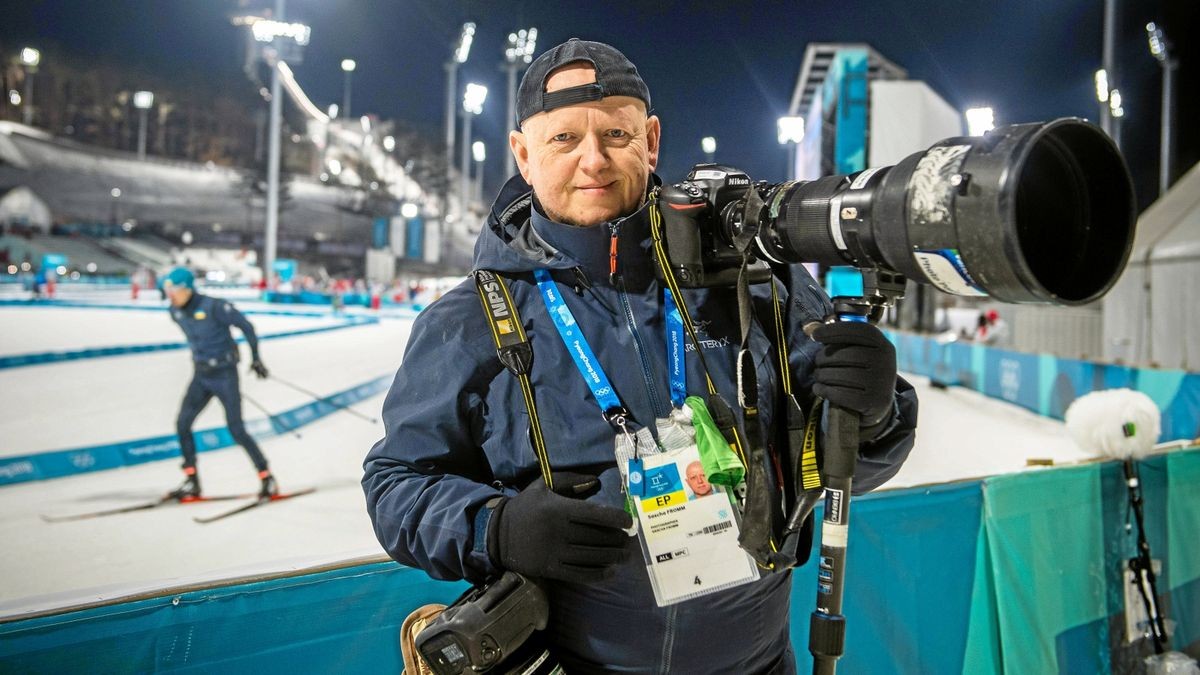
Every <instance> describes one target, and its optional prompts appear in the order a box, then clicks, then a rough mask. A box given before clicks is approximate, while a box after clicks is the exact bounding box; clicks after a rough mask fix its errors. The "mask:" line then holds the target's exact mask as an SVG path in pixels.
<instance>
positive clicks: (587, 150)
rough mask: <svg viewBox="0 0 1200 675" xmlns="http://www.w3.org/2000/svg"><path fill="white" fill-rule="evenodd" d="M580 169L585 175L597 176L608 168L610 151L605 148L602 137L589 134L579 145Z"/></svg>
mask: <svg viewBox="0 0 1200 675" xmlns="http://www.w3.org/2000/svg"><path fill="white" fill-rule="evenodd" d="M579 151H580V153H581V155H580V157H579V168H581V169H583V171H584V172H585V173H589V174H595V173H597V172H599V171H602V170H604V169H605V168H607V167H608V164H609V161H608V149H607V148H605V147H604V143H603V141H601V139H600V136H598V135H596V134H588V135H587V136H586V137H585V138H584V139H583V142H582V143H580V144H579Z"/></svg>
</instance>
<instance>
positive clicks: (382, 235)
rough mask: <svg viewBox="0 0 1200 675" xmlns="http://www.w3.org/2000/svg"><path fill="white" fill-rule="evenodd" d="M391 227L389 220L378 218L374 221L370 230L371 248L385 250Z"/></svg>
mask: <svg viewBox="0 0 1200 675" xmlns="http://www.w3.org/2000/svg"><path fill="white" fill-rule="evenodd" d="M391 226H392V221H391V219H390V218H387V217H384V216H380V217H379V218H376V219H375V222H374V227H373V228H372V230H371V248H387V245H388V240H389V234H390V230H391Z"/></svg>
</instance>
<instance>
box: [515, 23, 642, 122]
mask: <svg viewBox="0 0 1200 675" xmlns="http://www.w3.org/2000/svg"><path fill="white" fill-rule="evenodd" d="M580 61H582V62H585V63H590V64H591V65H592V68H594V69H595V70H596V81H595V82H593V83H589V84H581V85H579V86H577V87H568V88H566V89H559V90H558V91H553V92H550V93H546V79H547V78H548V77H550V74H551V73H553V72H554V71H555V70H558V69H559V68H561V67H563V66H565V65H568V64H571V63H578V62H580ZM606 96H632V97H633V98H636V99H639V100H640V101H641V102H642V103H645V104H646V111H647V112H649V111H650V89H649V88H648V87H646V83H645V82H644V81H643V80H642V76H641V75H638V71H637V68H636V67H635V66H634V65H633V63H632V62H631V61H630V60H629V59H627V58H625V55H624V54H622V53H621V52H620V51H618V50H617V48H616V47H613V46H612V45H606V44H604V43H603V42H589V41H587V40H580V39H579V38H571V39H570V40H567V41H566V42H564V43H562V44H561V45H558V46H557V47H554V48H553V49H549V50H547V51H545V52H543V53H542V55H541V56H539V57H537V58H536V59H534V61H533V63H531V64H530V65H529V68H528V69H527V70H526V71H525V75H524V76H522V77H521V86H520V88H519V89H518V90H517V125H518V126H520V124H521V123H522V122H524V121H525V120H527V119H529V118H530V117H532V116H534V115H536V114H538V113H540V112H546V111H547V110H554V109H555V108H562V107H564V106H569V105H575V104H576V103H584V102H586V101H599V100H600V99H602V98H604V97H606Z"/></svg>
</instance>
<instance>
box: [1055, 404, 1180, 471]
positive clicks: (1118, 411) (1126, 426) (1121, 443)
mask: <svg viewBox="0 0 1200 675" xmlns="http://www.w3.org/2000/svg"><path fill="white" fill-rule="evenodd" d="M1065 419H1066V423H1067V431H1069V432H1070V434H1071V438H1072V439H1074V441H1075V444H1076V445H1078V446H1079V448H1080V449H1081V450H1084V451H1085V452H1097V453H1100V454H1101V455H1104V456H1105V457H1112V458H1113V459H1122V460H1123V459H1128V458H1134V459H1137V458H1139V457H1143V456H1145V455H1146V454H1147V453H1149V452H1150V449H1151V448H1153V447H1154V444H1155V443H1156V442H1158V435H1159V433H1161V430H1162V426H1161V425H1162V414H1161V413H1160V412H1159V411H1158V406H1156V405H1154V401H1153V400H1151V399H1150V397H1149V396H1147V395H1145V394H1143V393H1142V392H1140V391H1133V390H1132V389H1105V390H1103V391H1094V392H1092V393H1090V394H1086V395H1084V396H1080V397H1079V398H1077V399H1075V402H1073V403H1072V404H1071V406H1070V407H1069V408H1067V414H1066V416H1065Z"/></svg>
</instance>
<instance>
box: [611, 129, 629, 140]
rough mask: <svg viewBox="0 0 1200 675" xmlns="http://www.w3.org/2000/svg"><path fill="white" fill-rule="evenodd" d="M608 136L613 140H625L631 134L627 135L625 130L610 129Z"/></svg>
mask: <svg viewBox="0 0 1200 675" xmlns="http://www.w3.org/2000/svg"><path fill="white" fill-rule="evenodd" d="M608 135H609V136H610V137H611V138H625V137H626V136H628V135H629V134H627V133H625V130H624V129H609V131H608Z"/></svg>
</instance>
